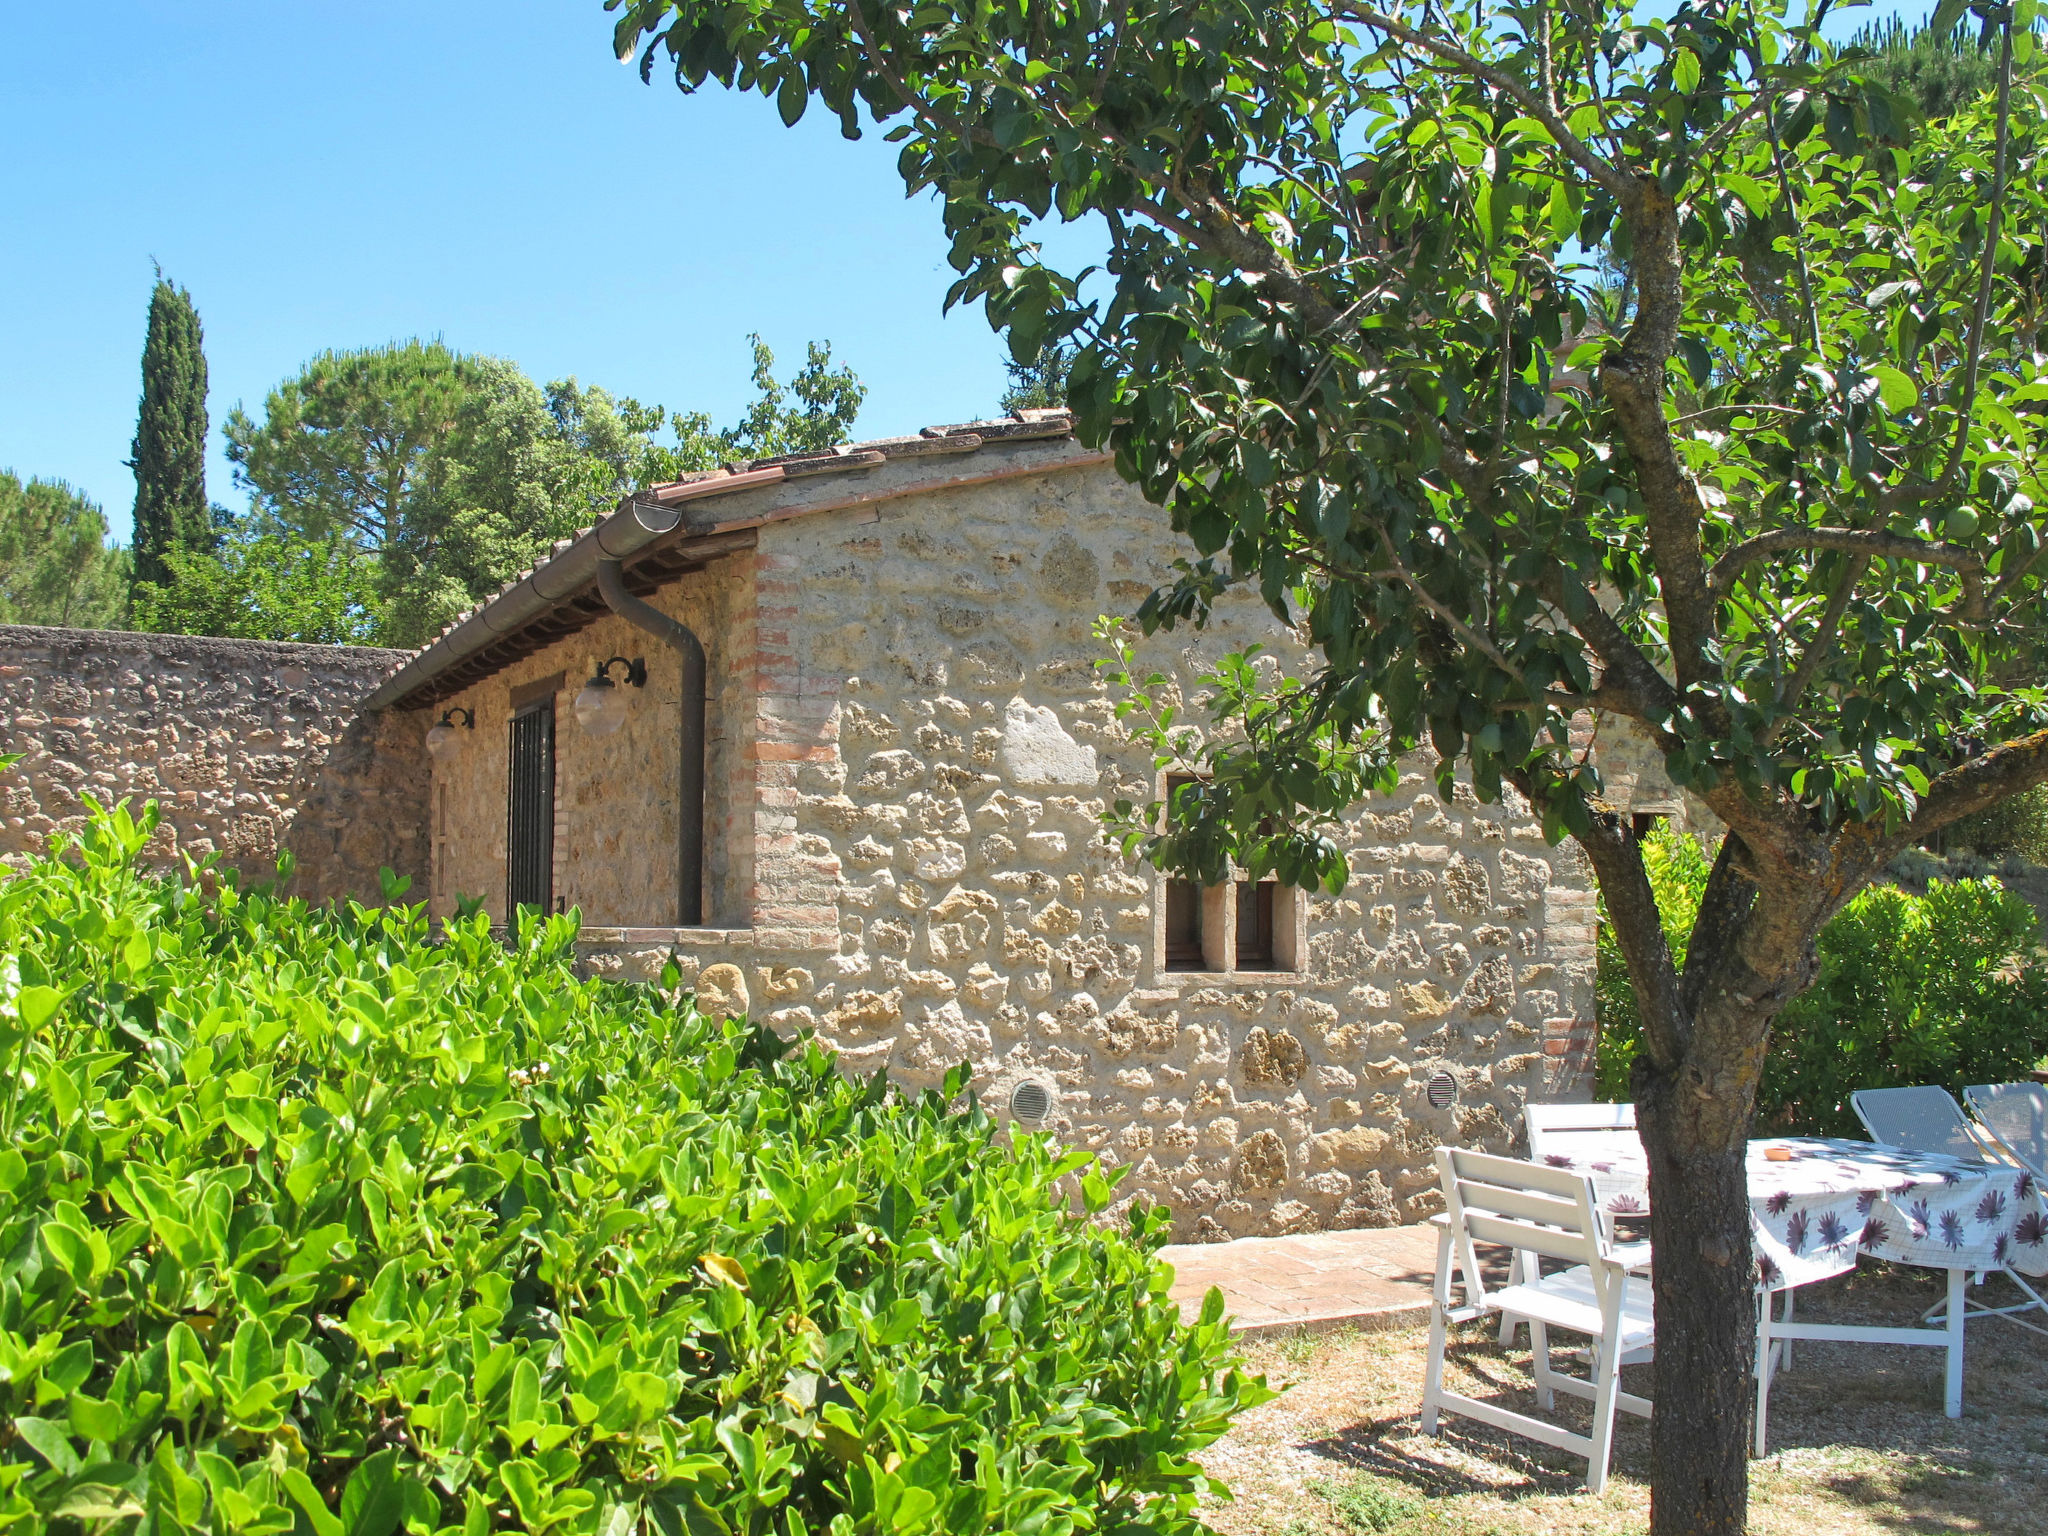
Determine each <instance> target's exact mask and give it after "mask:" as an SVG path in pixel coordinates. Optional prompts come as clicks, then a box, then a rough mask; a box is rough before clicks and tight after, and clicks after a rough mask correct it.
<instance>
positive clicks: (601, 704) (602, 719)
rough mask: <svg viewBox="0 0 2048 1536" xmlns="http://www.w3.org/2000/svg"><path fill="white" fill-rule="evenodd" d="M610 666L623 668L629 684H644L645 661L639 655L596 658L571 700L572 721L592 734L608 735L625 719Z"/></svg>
mask: <svg viewBox="0 0 2048 1536" xmlns="http://www.w3.org/2000/svg"><path fill="white" fill-rule="evenodd" d="M613 667H624V668H625V669H626V682H627V684H628V685H629V686H630V687H634V688H645V687H646V686H647V662H646V661H645V659H643V658H642V657H639V656H635V657H634V658H633V659H632V660H630V661H628V660H627V659H626V658H625V657H623V656H614V657H612V658H611V659H610V660H609V661H603V662H599V663H598V667H597V670H596V671H595V672H594V673H592V674H591V678H590V681H589V682H587V683H585V684H584V685H583V691H582V692H581V693H579V694H577V695H576V704H575V709H576V723H577V724H578V725H580V726H582V727H583V729H584V730H586V731H588V732H589V733H590V734H591V735H593V736H609V735H611V733H612V732H613V731H616V730H617V729H618V728H619V727H620V726H622V725H624V724H625V723H626V696H625V694H624V693H622V692H620V691H619V685H618V684H617V683H615V682H613V681H612V677H611V673H612V668H613Z"/></svg>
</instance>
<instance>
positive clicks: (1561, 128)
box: [1333, 0, 1629, 199]
mask: <svg viewBox="0 0 2048 1536" xmlns="http://www.w3.org/2000/svg"><path fill="white" fill-rule="evenodd" d="M1333 9H1334V10H1335V11H1336V12H1337V14H1339V15H1340V16H1348V17H1350V18H1351V19H1352V20H1353V21H1357V22H1363V23H1364V24H1365V25H1366V26H1368V27H1372V28H1374V29H1376V30H1378V31H1381V32H1384V33H1386V34H1387V36H1389V37H1391V38H1394V39H1396V40H1397V41H1399V42H1403V43H1407V44H1409V45H1410V46H1411V47H1415V48H1420V49H1421V50H1422V51H1423V52H1424V53H1426V54H1428V55H1429V56H1430V57H1431V58H1434V59H1437V60H1439V61H1440V62H1442V63H1444V64H1447V65H1449V66H1450V67H1451V68H1452V69H1454V70H1456V71H1458V72H1459V73H1460V74H1463V75H1466V76H1468V77H1469V78H1471V79H1473V80H1478V81H1480V82H1482V83H1484V84H1486V85H1490V86H1492V87H1493V88H1494V89H1495V90H1497V91H1499V92H1500V93H1501V94H1502V95H1503V96H1506V97H1507V98H1508V99H1509V100H1510V101H1512V102H1514V104H1515V105H1516V106H1518V107H1520V108H1521V109H1522V110H1523V111H1524V112H1526V113H1527V114H1528V115H1529V116H1530V117H1532V118H1534V119H1535V120H1536V121H1537V122H1539V123H1541V124H1542V125H1543V126H1544V128H1545V129H1546V130H1547V131H1548V132H1549V134H1550V136H1551V137H1552V138H1553V139H1555V140H1556V141H1557V147H1558V148H1559V149H1561V150H1563V151H1564V152H1565V154H1566V155H1567V156H1568V157H1569V158H1570V159H1571V162H1572V164H1574V165H1576V166H1577V167H1578V168H1579V169H1580V170H1582V171H1584V172H1585V173H1586V175H1587V176H1588V177H1589V178H1590V179H1591V180H1593V181H1594V182H1596V183H1598V184H1599V185H1600V186H1601V187H1604V188H1605V189H1606V190H1607V191H1608V192H1609V193H1611V194H1613V196H1614V197H1615V198H1616V199H1620V198H1621V197H1623V196H1625V195H1626V193H1627V191H1628V187H1629V178H1628V177H1627V176H1625V175H1624V174H1622V172H1621V171H1619V170H1617V169H1616V168H1615V167H1613V166H1611V165H1609V164H1608V163H1607V162H1606V161H1605V160H1602V159H1601V158H1600V157H1599V156H1598V155H1596V154H1594V153H1593V151H1592V150H1591V149H1590V148H1588V147H1587V145H1586V143H1585V141H1584V140H1582V139H1581V138H1580V137H1579V136H1578V135H1577V134H1575V133H1573V132H1572V131H1571V129H1570V128H1568V127H1566V126H1565V121H1564V119H1563V118H1562V117H1560V116H1559V115H1558V112H1557V109H1556V108H1555V107H1553V106H1552V105H1551V104H1550V103H1549V102H1547V101H1545V100H1544V99H1543V98H1542V96H1540V95H1539V94H1538V93H1537V92H1535V91H1532V90H1530V89H1529V87H1528V86H1526V85H1524V84H1523V83H1522V82H1521V81H1519V80H1517V79H1516V78H1515V77H1514V76H1513V75H1511V74H1509V73H1507V71H1505V70H1503V69H1498V68H1496V67H1495V66H1493V65H1491V64H1488V63H1486V62H1485V61H1484V60H1482V59H1477V58H1474V57H1473V56H1472V55H1471V54H1469V53H1467V52H1465V50H1464V49H1462V48H1459V47H1457V46H1455V45H1454V44H1451V43H1447V42H1444V41H1443V40H1442V39H1441V38H1436V37H1432V36H1430V35H1429V34H1428V33H1427V32H1420V31H1417V30H1416V29H1415V28H1414V27H1411V26H1409V25H1408V24H1407V23H1406V22H1401V21H1396V20H1395V19H1394V18H1393V17H1391V16H1388V15H1384V14H1382V13H1381V12H1379V11H1375V10H1373V9H1372V8H1371V7H1369V6H1363V5H1354V4H1350V3H1349V0H1338V4H1337V5H1335V6H1334V7H1333Z"/></svg>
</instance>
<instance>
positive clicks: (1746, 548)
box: [1707, 528, 1984, 603]
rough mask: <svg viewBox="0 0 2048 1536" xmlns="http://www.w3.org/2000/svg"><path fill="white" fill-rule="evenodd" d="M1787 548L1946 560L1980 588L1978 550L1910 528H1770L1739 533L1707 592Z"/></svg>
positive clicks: (1723, 590)
mask: <svg viewBox="0 0 2048 1536" xmlns="http://www.w3.org/2000/svg"><path fill="white" fill-rule="evenodd" d="M1789 549H1834V550H1840V551H1842V552H1843V553H1845V554H1851V555H1860V556H1862V557H1863V558H1865V559H1866V560H1911V561H1915V562H1917V563H1918V564H1921V565H1945V566H1947V567H1948V568H1949V569H1950V570H1952V571H1955V572H1956V573H1957V574H1959V575H1961V576H1963V577H1965V578H1966V579H1968V578H1975V584H1976V585H1977V586H1978V587H1980V588H1981V586H1982V583H1983V577H1984V557H1983V556H1982V555H1980V554H1978V553H1977V552H1976V551H1975V550H1973V549H1965V548H1964V547H1963V546H1962V545H1960V544H1950V543H1947V542H1945V541H1943V540H1939V539H1916V538H1914V537H1913V536H1912V535H1911V534H1904V533H1887V532H1885V531H1884V530H1882V529H1877V528H1773V529H1772V530H1771V531H1770V532H1769V533H1759V534H1756V535H1755V536H1754V537H1751V538H1747V539H1744V540H1743V541H1742V542H1741V543H1740V544H1737V545H1736V546H1735V547H1734V548H1733V549H1731V550H1729V551H1728V552H1727V553H1726V554H1724V555H1723V556H1721V558H1720V559H1718V560H1716V561H1715V562H1714V568H1713V570H1712V571H1710V572H1709V573H1708V575H1707V593H1708V596H1709V597H1711V598H1712V599H1713V600H1714V601H1715V602H1717V603H1718V602H1720V601H1721V600H1722V599H1724V598H1725V597H1727V595H1728V594H1729V592H1730V591H1732V590H1733V589H1734V586H1735V583H1736V581H1737V579H1739V578H1740V577H1741V575H1742V573H1743V572H1744V571H1745V570H1747V569H1748V568H1749V567H1750V566H1751V565H1753V564H1755V563H1756V562H1757V561H1759V560H1761V559H1763V558H1764V557H1765V556H1767V555H1775V554H1778V553H1780V552H1782V551H1784V550H1789Z"/></svg>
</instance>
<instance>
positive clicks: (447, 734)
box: [427, 720, 462, 763]
mask: <svg viewBox="0 0 2048 1536" xmlns="http://www.w3.org/2000/svg"><path fill="white" fill-rule="evenodd" d="M461 745H462V741H461V738H459V737H458V736H457V735H456V734H455V727H454V726H452V725H450V724H449V723H448V722H447V721H446V720H443V721H441V722H440V723H439V724H437V725H435V726H433V727H431V728H430V729H429V730H428V731H427V756H429V757H431V758H432V759H433V760H434V761H435V762H437V763H445V762H446V761H447V760H448V759H449V758H451V757H453V756H454V755H455V749H456V748H457V747H459V746H461Z"/></svg>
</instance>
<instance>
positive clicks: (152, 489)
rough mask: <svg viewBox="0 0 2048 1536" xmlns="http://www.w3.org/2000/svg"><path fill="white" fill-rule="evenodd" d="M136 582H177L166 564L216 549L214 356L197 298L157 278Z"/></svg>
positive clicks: (145, 352) (147, 365)
mask: <svg viewBox="0 0 2048 1536" xmlns="http://www.w3.org/2000/svg"><path fill="white" fill-rule="evenodd" d="M131 451H132V452H133V453H134V455H135V457H134V458H132V459H130V460H129V461H128V467H129V468H130V469H132V470H134V471H135V533H134V544H133V547H134V552H135V575H134V580H135V581H136V582H137V583H142V582H151V583H155V584H158V585H162V584H164V583H166V582H168V581H170V580H171V570H170V567H169V566H168V565H167V564H166V563H165V560H164V557H165V555H166V554H168V553H170V552H171V551H173V550H178V551H198V550H205V549H209V548H211V547H212V545H213V520H212V517H211V515H210V513H209V512H208V510H207V503H206V353H205V351H204V350H203V344H202V338H201V334H200V329H199V311H198V310H197V309H195V308H193V305H192V295H191V294H189V293H187V292H186V291H185V290H184V289H183V288H179V287H176V286H174V285H173V284H171V283H170V282H168V281H166V280H165V278H164V275H163V273H162V271H161V270H159V271H158V273H157V278H156V289H155V291H154V292H152V293H151V294H150V296H149V339H148V341H147V342H145V343H144V344H143V348H142V407H141V412H140V415H139V417H138V419H137V422H136V427H135V445H134V448H133V449H132V450H131Z"/></svg>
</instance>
